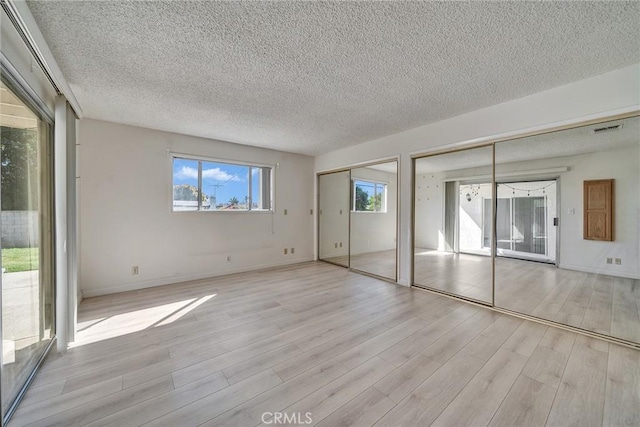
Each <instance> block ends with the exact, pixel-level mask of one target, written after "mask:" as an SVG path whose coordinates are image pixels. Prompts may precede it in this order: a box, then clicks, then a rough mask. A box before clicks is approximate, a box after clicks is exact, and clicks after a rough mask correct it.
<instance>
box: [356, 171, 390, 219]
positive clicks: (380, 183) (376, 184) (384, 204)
mask: <svg viewBox="0 0 640 427" xmlns="http://www.w3.org/2000/svg"><path fill="white" fill-rule="evenodd" d="M357 182H362V183H366V184H372V185H373V194H374V197H375V196H376V195H377V194H378V192H377V189H378V187H379V186H382V197H381V198H380V203H381V205H382V206H380V210H379V211H378V210H375V209H374V210H372V211H362V210H357V209H356V183H357ZM388 192H389V183H387V182H383V181H372V180H370V179H361V178H352V179H351V194H352V195H353V196H352V201H351V212H354V213H378V214H381V213H387V195H388Z"/></svg>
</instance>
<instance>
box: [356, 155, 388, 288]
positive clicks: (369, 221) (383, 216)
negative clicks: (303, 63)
mask: <svg viewBox="0 0 640 427" xmlns="http://www.w3.org/2000/svg"><path fill="white" fill-rule="evenodd" d="M351 194H352V196H351V201H352V205H351V239H350V242H351V250H350V253H351V256H350V259H351V261H350V265H351V268H352V269H354V270H358V271H362V272H365V273H369V274H374V275H376V276H380V277H384V278H387V279H391V280H393V281H395V280H396V230H397V226H398V223H397V215H398V214H397V212H398V163H397V162H388V163H380V164H377V165H370V166H365V167H361V168H356V169H352V170H351Z"/></svg>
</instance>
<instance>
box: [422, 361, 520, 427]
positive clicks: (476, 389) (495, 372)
mask: <svg viewBox="0 0 640 427" xmlns="http://www.w3.org/2000/svg"><path fill="white" fill-rule="evenodd" d="M526 363H527V358H526V357H525V356H523V355H521V354H518V353H514V352H511V351H507V350H502V349H500V350H498V351H497V352H496V353H495V355H494V356H493V357H492V358H491V359H489V361H488V362H487V364H486V365H484V366H483V367H482V369H480V371H478V373H477V374H476V376H474V377H473V379H472V380H471V381H469V384H467V386H466V387H464V388H463V389H462V390H461V391H460V394H459V395H458V396H457V397H456V398H455V399H454V400H453V401H452V402H451V404H450V405H448V406H447V408H446V409H445V410H444V411H443V412H442V414H441V415H440V416H439V417H438V418H437V419H436V420H435V421H434V423H433V424H432V426H434V427H436V426H453V425H464V426H486V425H487V424H488V423H489V422H490V421H491V418H492V417H493V415H494V414H495V413H496V411H497V410H498V408H499V407H500V404H501V403H502V400H503V399H504V398H505V396H506V395H507V393H509V390H511V387H512V386H513V384H514V382H515V381H516V380H517V378H518V377H519V375H520V372H521V371H522V368H524V365H525V364H526Z"/></svg>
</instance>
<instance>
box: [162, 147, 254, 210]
mask: <svg viewBox="0 0 640 427" xmlns="http://www.w3.org/2000/svg"><path fill="white" fill-rule="evenodd" d="M254 170H255V172H254V176H255V175H256V174H257V172H258V169H254ZM180 184H189V185H192V186H194V187H196V188H197V187H198V161H197V160H190V159H180V158H175V159H174V161H173V185H174V186H175V185H180ZM248 191H249V167H248V166H243V165H232V164H226V163H214V162H204V161H203V162H202V192H203V193H204V195H205V196H207V197H209V196H214V195H215V200H216V205H220V204H225V205H226V204H228V203H229V201H230V200H231V199H233V198H234V197H235V198H236V199H237V200H238V201H239V203H241V204H244V203H245V199H246V197H247V196H248Z"/></svg>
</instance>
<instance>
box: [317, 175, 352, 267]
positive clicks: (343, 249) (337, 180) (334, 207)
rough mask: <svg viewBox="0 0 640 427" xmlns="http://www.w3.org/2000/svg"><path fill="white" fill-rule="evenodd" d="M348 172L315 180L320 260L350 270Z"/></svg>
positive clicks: (319, 177)
mask: <svg viewBox="0 0 640 427" xmlns="http://www.w3.org/2000/svg"><path fill="white" fill-rule="evenodd" d="M349 183H350V178H349V171H344V172H334V173H328V174H324V175H319V176H318V198H319V200H318V208H319V214H320V215H319V230H318V240H319V242H318V243H319V248H318V249H319V258H320V259H321V260H324V261H328V262H332V263H334V264H338V265H342V266H345V267H348V266H349V193H350V189H349Z"/></svg>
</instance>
